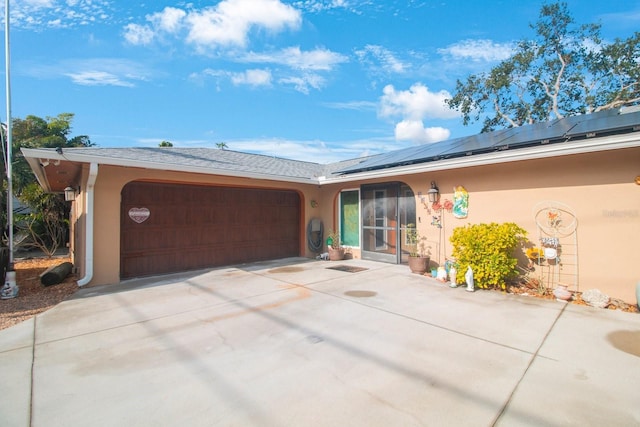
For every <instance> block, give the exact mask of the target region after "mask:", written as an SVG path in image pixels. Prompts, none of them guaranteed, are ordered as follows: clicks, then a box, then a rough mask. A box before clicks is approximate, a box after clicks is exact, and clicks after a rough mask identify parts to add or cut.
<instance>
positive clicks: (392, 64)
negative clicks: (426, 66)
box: [355, 45, 409, 74]
mask: <svg viewBox="0 0 640 427" xmlns="http://www.w3.org/2000/svg"><path fill="white" fill-rule="evenodd" d="M355 54H356V56H357V57H358V59H359V60H360V62H362V63H364V64H366V65H368V66H369V67H372V68H376V69H381V70H382V71H384V72H385V73H387V74H399V73H404V72H405V71H406V70H407V69H408V68H409V65H408V64H406V63H404V62H402V61H401V60H399V59H398V58H397V57H396V55H395V54H394V53H393V52H391V51H390V50H389V49H386V48H384V47H382V46H378V45H366V46H365V47H364V49H360V50H356V51H355Z"/></svg>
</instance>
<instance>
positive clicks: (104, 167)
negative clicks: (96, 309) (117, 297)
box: [22, 108, 640, 302]
mask: <svg viewBox="0 0 640 427" xmlns="http://www.w3.org/2000/svg"><path fill="white" fill-rule="evenodd" d="M22 153H23V154H24V156H25V158H26V159H27V161H28V162H29V164H30V166H31V168H32V169H33V171H34V173H35V175H36V177H37V179H38V181H39V183H40V185H42V187H43V188H44V189H45V190H46V191H48V192H59V193H63V192H65V190H66V196H67V198H68V199H69V200H73V201H72V202H71V203H72V205H71V233H72V236H71V247H70V249H71V256H72V258H73V262H74V265H75V267H76V269H77V273H78V277H79V282H78V284H79V285H80V286H84V285H88V284H90V285H99V284H113V283H118V282H120V281H121V280H125V279H130V278H134V277H141V276H150V275H158V274H165V273H171V272H178V271H185V270H194V269H201V268H208V267H216V266H223V265H233V264H240V263H245V262H253V261H260V260H269V259H278V258H286V257H297V256H303V257H316V256H317V255H318V252H324V251H326V246H324V247H323V248H321V249H320V248H318V247H317V233H316V231H317V230H318V229H322V231H323V232H324V238H326V236H327V234H328V232H329V230H332V229H335V230H339V231H340V233H341V240H342V243H343V244H344V245H345V246H347V247H348V248H349V249H348V251H349V252H350V253H351V256H353V257H354V258H363V259H370V260H377V261H382V262H389V263H404V262H406V261H407V257H408V243H410V242H409V239H408V236H407V233H406V231H407V227H408V226H409V227H410V226H412V225H414V224H415V226H416V227H417V230H418V232H419V234H420V235H421V236H426V242H425V244H426V247H427V249H428V250H429V252H430V255H431V264H432V265H441V264H444V263H445V261H446V260H447V259H448V258H449V257H450V256H451V250H452V249H451V244H450V243H449V237H450V236H451V234H452V232H453V230H454V228H456V227H459V226H465V225H467V224H477V223H489V222H497V223H501V222H514V223H516V224H517V225H519V226H520V227H522V228H524V229H525V230H527V232H528V236H527V237H528V239H529V245H530V246H531V247H536V248H540V256H541V258H540V259H537V260H532V261H534V264H535V265H534V268H535V271H534V272H533V273H532V274H533V275H538V276H539V277H540V278H541V279H542V280H543V281H544V282H545V283H546V284H547V285H548V286H550V287H553V285H554V284H557V283H566V284H569V286H570V289H572V290H578V291H585V290H588V289H594V288H596V289H599V290H601V291H602V292H604V293H607V294H608V295H610V296H612V297H616V298H621V299H623V300H625V301H627V302H635V301H636V296H635V284H636V282H638V281H639V280H640V268H639V267H638V261H637V259H638V242H640V110H638V108H628V109H620V110H608V111H602V112H599V113H594V114H590V115H581V116H574V117H567V118H563V119H558V120H554V121H551V122H548V123H539V124H534V125H530V126H523V127H520V128H511V129H504V130H499V131H496V132H491V133H484V134H480V135H475V136H469V137H463V138H458V139H453V140H447V141H443V142H439V143H435V144H428V145H420V146H415V147H411V148H406V149H401V150H397V151H392V152H389V153H384V154H380V155H375V156H371V157H366V158H358V159H352V160H348V161H343V162H338V163H332V164H326V165H323V164H316V163H309V162H302V161H295V160H287V159H282V158H276V157H269V156H264V155H256V154H248V153H241V152H235V151H231V150H222V149H210V148H93V147H91V148H63V149H27V148H23V149H22ZM434 196H435V197H436V198H437V203H436V204H435V205H434V204H433V203H432V202H431V201H430V197H434ZM460 203H463V204H464V209H462V210H460V209H459V208H460V206H462V205H461V204H460ZM454 205H455V206H454ZM524 262H526V259H525V260H524Z"/></svg>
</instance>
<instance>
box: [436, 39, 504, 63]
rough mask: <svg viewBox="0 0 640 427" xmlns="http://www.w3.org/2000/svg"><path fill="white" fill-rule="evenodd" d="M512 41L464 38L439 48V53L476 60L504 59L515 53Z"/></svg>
mask: <svg viewBox="0 0 640 427" xmlns="http://www.w3.org/2000/svg"><path fill="white" fill-rule="evenodd" d="M513 49H514V45H513V44H512V43H495V42H493V41H491V40H472V39H467V40H462V41H460V42H458V43H455V44H452V45H449V46H447V47H446V48H444V49H438V53H440V54H441V55H444V56H449V57H451V58H453V59H456V60H471V61H474V62H481V61H484V62H493V61H503V60H505V59H508V58H509V57H510V56H511V55H513Z"/></svg>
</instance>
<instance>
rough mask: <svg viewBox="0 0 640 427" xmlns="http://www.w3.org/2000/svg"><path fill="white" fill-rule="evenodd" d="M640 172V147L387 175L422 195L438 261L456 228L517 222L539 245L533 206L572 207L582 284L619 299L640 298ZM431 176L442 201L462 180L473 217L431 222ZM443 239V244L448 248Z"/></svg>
mask: <svg viewBox="0 0 640 427" xmlns="http://www.w3.org/2000/svg"><path fill="white" fill-rule="evenodd" d="M639 175H640V148H631V149H625V150H618V151H617V152H609V153H594V154H582V155H574V156H567V157H562V158H551V159H544V160H531V161H522V162H514V163H509V164H501V165H492V166H478V167H470V168H464V169H458V170H449V171H439V172H433V173H424V174H417V175H406V176H400V177H397V179H390V180H388V181H401V182H404V183H406V184H407V185H409V186H410V187H411V188H412V189H413V192H414V193H415V194H416V216H417V217H418V218H417V222H418V224H417V226H418V231H419V233H420V234H421V235H423V236H427V244H428V245H429V246H431V251H432V254H431V258H432V261H435V262H444V261H445V256H450V254H451V245H450V244H449V237H450V236H451V233H452V231H453V229H454V228H455V227H458V226H464V225H467V224H476V223H488V222H498V223H501V222H514V223H516V224H517V225H519V226H520V227H522V228H524V229H525V230H527V231H528V233H529V234H528V237H529V239H530V240H531V241H532V243H537V238H538V228H537V226H536V224H535V221H534V218H533V209H534V207H535V206H536V205H537V204H539V203H541V202H544V201H556V202H560V203H563V204H565V205H568V206H569V207H570V208H571V209H572V210H573V212H574V213H575V214H576V217H577V220H578V227H577V252H578V279H579V289H580V290H581V291H584V290H587V289H593V288H597V289H600V290H601V291H603V292H605V293H607V294H609V295H610V296H612V297H616V298H621V299H624V300H625V301H627V302H634V301H635V300H636V298H635V284H636V283H637V282H638V281H640V268H639V267H638V264H637V261H636V259H637V257H638V249H637V248H638V242H640V185H637V184H636V183H635V178H636V176H639ZM376 181H378V182H384V180H376ZM431 181H435V182H436V183H437V185H438V187H439V189H440V193H441V200H444V199H449V200H452V199H453V187H454V186H456V185H462V186H464V187H465V188H466V189H467V191H468V192H469V215H468V217H467V218H466V219H455V218H454V217H453V215H451V214H450V213H445V214H444V228H443V230H442V231H441V230H439V229H438V228H436V227H434V226H432V225H431V216H430V215H429V213H428V212H427V210H426V209H425V208H424V207H423V206H422V204H421V203H420V201H419V198H418V192H422V194H423V195H424V194H426V192H427V191H428V190H429V188H430V184H431ZM371 182H373V181H367V182H366V183H371ZM362 183H365V182H362V181H358V182H352V183H345V184H341V185H330V186H326V187H323V192H324V197H323V199H322V200H323V203H325V204H326V203H328V202H331V201H332V200H333V199H334V198H335V197H336V196H337V194H338V193H339V191H341V190H342V189H347V188H357V187H358V185H360V184H362ZM563 240H565V239H563ZM440 244H442V245H443V246H444V247H443V248H442V249H440V248H439V245H440ZM356 252H357V251H356ZM438 254H440V255H438ZM567 261H568V259H567ZM568 270H569V267H567V272H568Z"/></svg>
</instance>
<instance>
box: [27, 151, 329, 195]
mask: <svg viewBox="0 0 640 427" xmlns="http://www.w3.org/2000/svg"><path fill="white" fill-rule="evenodd" d="M22 152H23V153H24V156H25V158H26V159H27V161H28V162H29V165H30V166H31V169H33V170H34V172H35V171H36V170H39V162H38V159H50V160H66V161H71V162H79V163H97V164H100V165H109V166H121V167H133V168H141V169H152V170H163V171H171V172H188V173H198V174H204V175H223V176H230V177H235V178H247V179H256V180H268V181H280V182H291V183H299V184H312V185H317V184H318V181H317V179H316V178H305V177H295V176H294V177H292V176H284V175H272V174H265V173H255V172H246V171H230V170H226V169H215V168H205V167H199V166H185V165H174V164H170V163H155V162H145V161H140V160H135V159H122V158H111V157H103V156H92V155H87V154H82V153H77V152H71V151H67V152H65V153H64V154H58V153H57V152H55V151H52V150H50V149H38V148H23V149H22ZM34 166H36V167H34ZM36 177H38V174H37V173H36ZM38 181H39V182H40V178H39V177H38ZM40 183H41V185H42V182H40ZM43 188H44V186H43Z"/></svg>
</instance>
